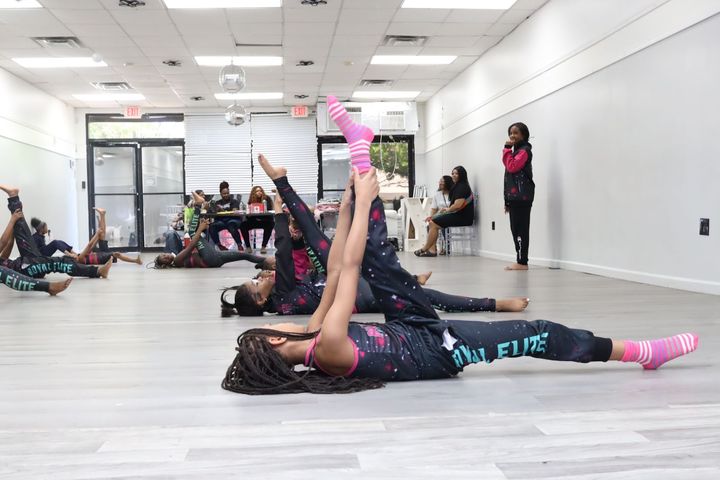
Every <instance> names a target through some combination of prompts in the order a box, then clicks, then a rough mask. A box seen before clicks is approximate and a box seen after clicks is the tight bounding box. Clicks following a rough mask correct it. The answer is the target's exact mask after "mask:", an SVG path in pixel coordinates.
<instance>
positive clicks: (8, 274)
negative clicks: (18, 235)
mask: <svg viewBox="0 0 720 480" xmlns="http://www.w3.org/2000/svg"><path fill="white" fill-rule="evenodd" d="M21 218H23V213H22V210H19V209H18V210H15V211H14V212H13V214H12V215H11V216H10V221H9V222H8V224H7V227H6V228H5V231H3V233H2V235H0V252H3V255H10V251H12V247H13V244H14V243H15V240H14V237H13V229H14V227H15V223H16V222H17V221H18V220H20V219H21ZM8 249H9V250H10V251H8ZM71 282H72V278H68V279H67V280H64V281H61V282H46V281H45V280H37V279H35V278H30V277H27V276H25V275H22V274H20V273H18V272H16V271H15V270H12V269H10V268H7V267H4V266H0V283H1V284H3V285H5V286H6V287H8V288H12V289H13V290H18V291H20V292H46V293H49V294H50V295H57V294H58V293H60V292H62V291H63V290H65V289H66V288H68V287H69V286H70V283H71Z"/></svg>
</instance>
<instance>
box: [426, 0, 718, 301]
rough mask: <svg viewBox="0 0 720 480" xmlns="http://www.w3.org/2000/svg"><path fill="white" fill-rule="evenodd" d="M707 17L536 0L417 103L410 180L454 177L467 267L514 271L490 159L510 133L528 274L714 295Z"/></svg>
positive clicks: (661, 7) (608, 1)
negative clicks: (527, 149) (531, 186)
mask: <svg viewBox="0 0 720 480" xmlns="http://www.w3.org/2000/svg"><path fill="white" fill-rule="evenodd" d="M581 5H582V6H581ZM719 11H720V2H717V1H714V2H711V1H697V2H680V1H674V0H671V1H665V2H661V1H647V0H645V1H642V2H639V1H638V2H625V1H614V0H605V1H603V2H599V1H598V2H574V1H571V0H552V1H551V2H549V3H548V4H546V5H545V6H544V7H543V8H541V9H540V11H538V12H537V13H536V15H535V16H533V17H532V18H531V19H530V20H529V21H528V22H527V23H525V24H522V25H521V26H520V27H519V28H518V29H517V30H516V31H515V32H513V33H512V34H511V35H510V36H509V37H508V38H507V39H506V40H504V41H503V42H501V43H500V44H499V45H498V46H497V47H495V48H494V49H493V50H491V51H490V52H488V54H487V55H486V56H484V57H482V58H481V59H480V60H479V61H478V62H477V63H476V64H474V65H473V66H472V67H471V68H470V69H468V70H467V71H466V72H464V73H463V74H462V75H461V76H460V77H459V78H458V79H456V80H455V81H453V82H451V84H450V85H448V86H447V87H446V88H444V89H443V90H442V91H441V92H440V93H439V94H438V95H436V96H435V97H433V98H432V99H431V100H430V102H428V104H427V108H426V119H425V124H426V125H427V126H428V130H429V132H428V135H427V138H426V141H427V148H428V152H427V153H426V165H425V167H424V169H423V170H424V171H425V172H427V173H426V174H427V175H434V176H438V175H439V174H440V173H441V172H444V171H449V169H450V168H452V166H453V165H455V164H464V165H465V166H466V167H467V168H468V171H469V173H470V177H471V181H472V183H473V187H474V189H475V190H476V192H477V194H478V198H479V203H480V212H479V217H480V224H479V226H478V228H479V230H480V243H479V245H478V253H480V254H483V255H488V256H493V257H497V258H503V259H508V260H510V259H512V258H514V252H513V246H512V240H511V237H510V232H509V226H508V221H507V219H506V218H505V216H504V215H503V212H502V208H503V200H502V176H503V168H502V164H501V162H500V152H501V147H502V142H503V141H504V140H505V138H506V137H507V126H508V125H509V124H510V123H512V122H514V121H523V122H525V123H526V124H528V126H529V127H530V132H531V137H533V138H531V141H532V143H533V145H534V149H533V151H534V154H535V159H534V161H533V163H534V171H535V176H536V183H537V194H536V201H535V204H534V207H533V216H532V225H531V243H530V257H531V258H530V260H531V263H535V264H540V265H558V266H561V267H563V268H569V269H575V270H580V271H587V272H593V273H599V274H603V275H608V276H613V277H618V278H625V279H630V280H637V281H643V282H647V283H653V284H658V285H665V286H671V287H677V288H686V289H690V290H696V291H703V292H710V293H716V294H720V255H718V254H717V252H718V251H719V250H720V232H719V231H718V230H717V225H718V221H720V215H719V214H720V187H718V186H717V185H718V181H717V179H718V178H720V163H718V162H717V158H718V154H720V144H718V143H717V142H715V141H714V134H713V132H714V125H716V123H717V121H716V112H717V111H718V109H719V108H720V95H719V94H718V93H717V79H718V78H720V56H719V55H717V52H716V46H717V40H718V34H717V32H718V31H720V15H717V13H718V12H719ZM713 15H714V16H713ZM698 22H700V23H698ZM588 40H590V41H588ZM700 217H710V219H711V222H710V223H711V227H713V225H714V226H715V227H714V229H713V228H711V236H710V237H701V236H699V235H698V229H699V218H700ZM493 220H494V221H496V223H497V226H498V228H497V230H495V231H492V230H491V228H490V225H491V222H492V221H493Z"/></svg>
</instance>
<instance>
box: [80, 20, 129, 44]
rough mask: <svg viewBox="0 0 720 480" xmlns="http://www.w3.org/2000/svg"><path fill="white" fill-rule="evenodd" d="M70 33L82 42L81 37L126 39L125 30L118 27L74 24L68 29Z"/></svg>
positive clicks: (113, 25) (115, 25)
mask: <svg viewBox="0 0 720 480" xmlns="http://www.w3.org/2000/svg"><path fill="white" fill-rule="evenodd" d="M68 28H69V29H70V30H72V32H73V33H74V34H75V35H77V36H78V37H80V40H81V41H82V39H83V37H106V38H115V37H121V38H122V37H127V35H126V34H125V30H123V29H122V28H121V27H120V25H118V24H112V25H86V24H75V25H70V26H69V27H68Z"/></svg>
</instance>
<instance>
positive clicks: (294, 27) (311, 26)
mask: <svg viewBox="0 0 720 480" xmlns="http://www.w3.org/2000/svg"><path fill="white" fill-rule="evenodd" d="M334 32H335V23H333V22H306V23H302V22H287V23H285V34H286V35H306V34H312V35H313V36H316V35H332V34H333V33H334Z"/></svg>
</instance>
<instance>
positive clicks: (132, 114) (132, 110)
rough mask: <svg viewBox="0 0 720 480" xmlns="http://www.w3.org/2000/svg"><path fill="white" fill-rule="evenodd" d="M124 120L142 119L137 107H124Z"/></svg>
mask: <svg viewBox="0 0 720 480" xmlns="http://www.w3.org/2000/svg"><path fill="white" fill-rule="evenodd" d="M125 118H142V112H141V111H140V107H139V106H137V105H128V106H127V107H125Z"/></svg>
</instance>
